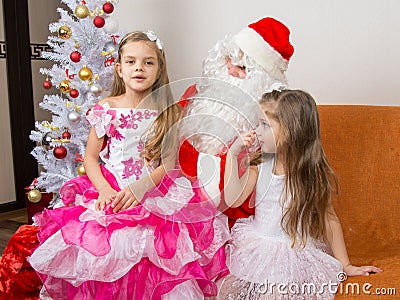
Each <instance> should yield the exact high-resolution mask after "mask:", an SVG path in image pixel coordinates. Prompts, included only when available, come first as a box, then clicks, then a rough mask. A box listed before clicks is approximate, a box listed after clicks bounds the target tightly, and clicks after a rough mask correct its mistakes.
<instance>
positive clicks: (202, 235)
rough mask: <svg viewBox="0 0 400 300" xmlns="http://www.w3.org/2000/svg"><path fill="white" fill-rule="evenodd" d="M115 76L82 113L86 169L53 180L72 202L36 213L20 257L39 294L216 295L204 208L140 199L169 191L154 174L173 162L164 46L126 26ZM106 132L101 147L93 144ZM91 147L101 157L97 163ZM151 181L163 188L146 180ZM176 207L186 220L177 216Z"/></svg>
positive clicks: (213, 250)
mask: <svg viewBox="0 0 400 300" xmlns="http://www.w3.org/2000/svg"><path fill="white" fill-rule="evenodd" d="M114 77H115V80H114V85H113V91H112V94H111V96H110V97H108V98H106V99H104V100H102V101H100V102H99V103H98V104H97V105H95V107H94V108H93V109H92V110H91V111H90V113H89V115H88V117H87V119H88V121H89V123H90V124H91V125H92V126H93V127H92V128H91V131H90V133H89V138H88V142H87V149H86V154H85V170H86V173H87V177H84V176H81V177H79V178H76V179H73V180H72V182H69V183H67V184H66V185H65V186H64V187H63V188H62V190H61V195H63V194H64V195H68V193H69V192H68V190H71V189H73V188H72V186H73V185H74V184H76V186H78V187H80V188H81V190H79V188H78V189H77V190H78V193H77V195H76V197H75V206H68V207H64V208H59V209H54V210H45V211H44V212H43V213H42V214H41V215H37V216H36V220H37V222H38V224H39V226H40V232H39V235H38V236H39V242H40V245H39V247H38V248H37V249H36V250H35V251H34V252H33V254H32V256H31V257H29V262H30V264H31V265H32V267H33V268H34V269H35V270H36V272H37V273H38V275H39V277H40V278H41V280H42V281H43V284H44V288H45V291H44V290H42V292H43V295H45V294H46V293H48V294H49V295H50V297H51V298H53V299H161V298H162V299H180V298H181V299H183V298H182V297H184V298H185V299H202V298H203V297H204V295H206V296H212V295H215V294H216V286H215V284H214V282H213V280H216V279H217V278H219V277H220V276H222V275H224V274H226V272H227V269H226V266H225V264H224V259H225V257H224V250H223V245H224V243H225V242H226V240H227V234H226V233H224V228H223V227H222V222H221V223H218V221H217V220H216V219H214V218H213V216H214V215H211V214H210V216H211V217H210V218H208V219H206V220H205V221H202V220H200V219H196V220H194V219H193V218H191V219H190V216H187V215H185V212H182V211H179V209H176V210H168V215H167V214H163V213H164V212H165V211H166V210H163V209H157V207H155V209H157V213H155V212H153V211H152V210H149V209H148V207H149V206H146V204H147V201H149V202H150V203H153V204H154V203H156V204H157V203H162V204H164V206H166V205H167V204H166V203H168V202H169V201H172V200H171V199H169V198H168V195H165V194H166V191H165V189H168V188H174V187H175V186H174V182H173V181H172V180H171V178H170V177H165V179H163V180H162V178H163V176H164V174H165V173H166V170H168V169H171V168H172V167H173V166H174V163H175V153H176V149H175V145H176V142H175V140H174V139H173V137H174V136H176V134H175V135H174V134H171V135H169V136H168V137H167V136H166V135H167V133H168V134H170V133H171V130H172V132H173V128H174V126H173V125H174V123H176V121H177V120H178V118H179V116H180V110H179V108H178V107H177V106H176V105H173V99H172V93H171V91H170V89H169V87H168V86H166V85H167V84H168V75H167V68H166V61H165V56H164V51H163V49H162V44H161V42H160V41H159V39H158V38H157V37H156V36H155V35H154V33H152V32H147V33H143V32H132V33H130V34H128V35H126V36H125V37H124V38H123V39H122V40H121V42H120V46H119V50H118V58H117V60H116V64H115V76H114ZM162 86H164V87H162ZM161 87H162V88H161ZM175 127H176V126H175ZM168 131H170V132H168ZM105 136H107V137H108V141H107V147H106V148H105V149H104V150H101V148H102V144H103V140H104V138H105ZM99 155H100V157H101V159H102V160H103V161H104V162H105V166H99V165H98V158H99ZM168 174H169V173H168ZM161 180H162V181H161ZM159 183H160V190H163V191H164V192H162V191H160V190H159V189H152V188H153V187H154V186H155V185H157V184H159ZM75 190H76V189H75ZM146 192H148V193H147V194H146ZM164 196H165V197H164ZM190 197H191V198H189V199H187V201H188V202H191V201H192V202H196V203H197V204H198V203H202V201H204V202H206V203H209V201H208V199H205V198H204V195H203V194H201V191H198V190H196V189H193V191H191V195H190ZM159 200H160V201H159ZM157 201H159V202H157ZM142 204H143V205H142ZM214 209H215V208H214ZM212 213H214V212H212ZM176 215H179V216H178V217H176ZM185 217H186V218H187V219H190V220H194V221H193V222H182V220H183V219H185ZM220 225H221V227H220ZM225 228H226V227H225ZM182 295H184V296H182Z"/></svg>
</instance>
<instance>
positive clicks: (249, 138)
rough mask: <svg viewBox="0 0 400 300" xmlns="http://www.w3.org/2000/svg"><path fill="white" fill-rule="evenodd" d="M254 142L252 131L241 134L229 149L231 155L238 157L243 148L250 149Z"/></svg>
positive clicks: (254, 134) (254, 137) (253, 132)
mask: <svg viewBox="0 0 400 300" xmlns="http://www.w3.org/2000/svg"><path fill="white" fill-rule="evenodd" d="M255 140H256V133H255V131H254V130H252V131H249V132H247V133H244V134H241V135H240V136H239V137H238V138H237V139H236V141H235V142H234V143H233V144H232V145H231V147H230V148H229V150H230V151H231V155H234V156H238V155H239V153H240V152H242V151H243V149H244V148H250V147H251V145H253V143H254V141H255Z"/></svg>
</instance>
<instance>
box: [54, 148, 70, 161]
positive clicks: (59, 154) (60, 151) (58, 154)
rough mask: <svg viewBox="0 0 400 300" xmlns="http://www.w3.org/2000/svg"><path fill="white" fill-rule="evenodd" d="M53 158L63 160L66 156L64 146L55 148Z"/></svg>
mask: <svg viewBox="0 0 400 300" xmlns="http://www.w3.org/2000/svg"><path fill="white" fill-rule="evenodd" d="M53 154H54V157H55V158H58V159H63V158H65V157H66V156H67V149H66V148H65V147H64V146H57V147H55V148H54V150H53Z"/></svg>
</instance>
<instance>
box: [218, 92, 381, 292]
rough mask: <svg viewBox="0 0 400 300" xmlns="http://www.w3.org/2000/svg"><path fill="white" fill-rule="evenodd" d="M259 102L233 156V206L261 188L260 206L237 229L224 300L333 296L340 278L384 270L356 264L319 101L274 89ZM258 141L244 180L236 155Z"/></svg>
mask: <svg viewBox="0 0 400 300" xmlns="http://www.w3.org/2000/svg"><path fill="white" fill-rule="evenodd" d="M260 106H261V109H262V111H261V110H260V113H259V126H258V127H257V129H256V130H255V131H252V132H249V133H246V134H244V135H242V136H241V138H238V139H237V141H235V143H233V145H232V146H231V147H230V151H229V154H228V155H229V157H228V158H227V163H226V168H225V170H226V172H225V178H224V180H225V190H224V193H225V200H226V202H227V204H228V205H230V206H231V207H237V206H239V205H241V203H242V202H243V201H244V200H245V199H246V197H247V196H248V195H249V194H250V193H251V191H252V190H253V189H254V188H256V203H255V205H256V211H255V216H254V217H253V216H252V217H249V218H247V219H240V220H239V221H238V222H236V224H235V225H234V227H233V228H232V241H231V243H230V244H229V245H228V246H227V257H228V265H229V268H230V272H231V275H229V276H227V277H225V278H224V279H223V281H222V282H221V289H220V292H219V296H218V299H229V300H233V299H238V300H239V299H240V300H243V299H333V297H334V295H335V292H336V290H337V286H338V284H339V282H340V280H341V279H342V278H341V276H346V274H347V275H348V276H353V275H368V274H369V273H370V272H381V270H380V269H378V268H376V267H373V266H362V267H356V266H353V265H351V264H350V261H349V258H348V255H347V251H346V247H345V243H344V239H343V233H342V229H341V225H340V222H339V220H338V218H337V216H336V214H335V212H334V209H333V206H332V201H331V193H332V192H333V191H334V187H335V185H336V178H335V175H334V172H333V171H332V169H331V167H330V166H329V164H328V161H327V159H326V157H325V153H324V150H323V148H322V144H321V138H320V129H319V117H318V111H317V107H316V104H315V101H314V99H313V98H312V97H311V96H310V95H309V94H307V93H305V92H303V91H299V90H284V91H272V92H271V93H266V94H264V95H263V97H262V99H261V101H260ZM256 138H257V139H258V141H259V143H260V147H261V155H258V157H254V159H253V160H252V162H253V163H254V165H252V164H250V167H248V168H247V171H246V173H245V174H244V175H243V176H242V177H239V176H238V171H237V170H238V164H237V156H238V154H239V153H240V152H241V151H242V149H243V148H244V147H247V148H248V147H250V146H251V145H252V144H253V143H254V141H255V139H256ZM259 154H260V153H259ZM232 158H234V159H232ZM257 160H258V162H261V163H259V164H258V166H257V165H256V164H257ZM331 254H332V255H331ZM343 272H345V273H343Z"/></svg>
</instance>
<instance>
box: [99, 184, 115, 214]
mask: <svg viewBox="0 0 400 300" xmlns="http://www.w3.org/2000/svg"><path fill="white" fill-rule="evenodd" d="M116 194H117V191H116V190H114V189H113V188H112V187H110V186H108V187H105V188H102V189H101V190H99V198H98V199H97V201H96V203H95V208H96V210H97V211H100V210H103V209H104V207H105V206H106V205H107V204H109V203H111V201H112V199H113V198H114V197H115V195H116Z"/></svg>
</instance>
